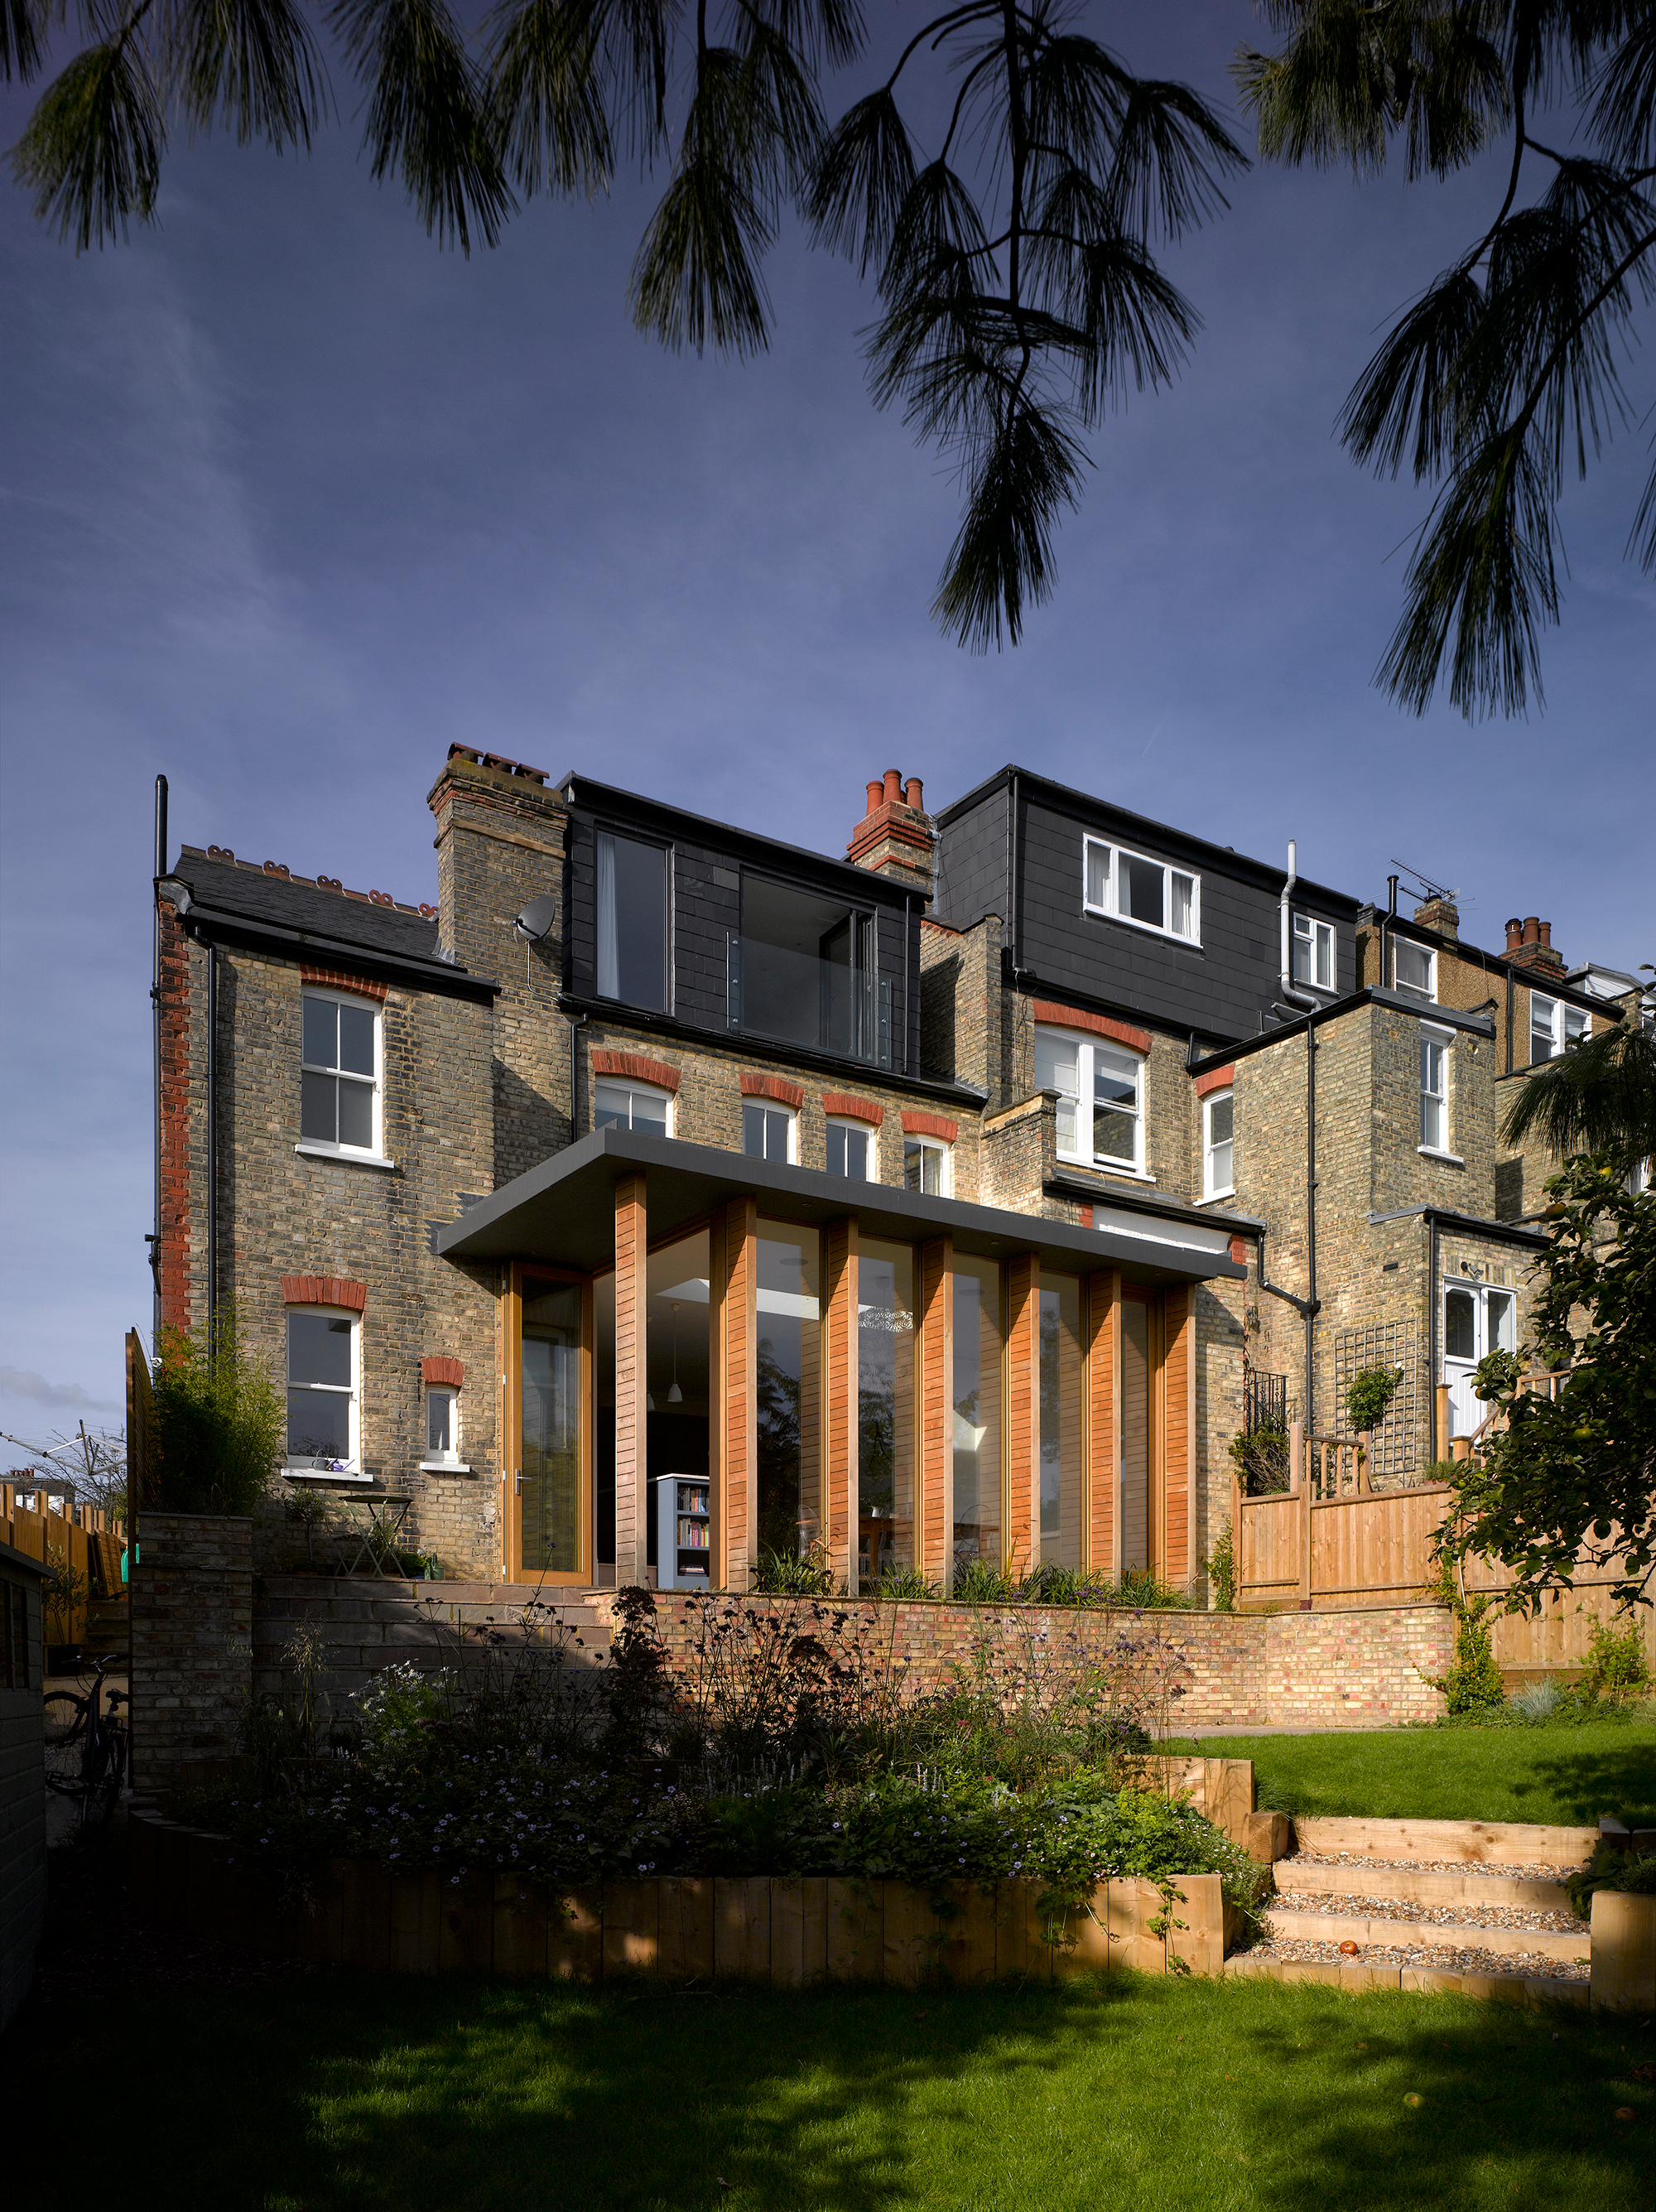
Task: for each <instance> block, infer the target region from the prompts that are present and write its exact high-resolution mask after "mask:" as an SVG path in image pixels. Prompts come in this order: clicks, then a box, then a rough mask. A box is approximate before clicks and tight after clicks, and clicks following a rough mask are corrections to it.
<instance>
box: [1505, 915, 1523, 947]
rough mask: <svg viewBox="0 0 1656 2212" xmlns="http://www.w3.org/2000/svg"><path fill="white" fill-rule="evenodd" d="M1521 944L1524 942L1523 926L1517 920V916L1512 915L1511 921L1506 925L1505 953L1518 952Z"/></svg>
mask: <svg viewBox="0 0 1656 2212" xmlns="http://www.w3.org/2000/svg"><path fill="white" fill-rule="evenodd" d="M1523 942H1524V925H1523V923H1522V922H1521V921H1520V920H1519V918H1518V916H1517V915H1513V917H1512V919H1511V921H1508V923H1507V951H1508V952H1516V951H1517V950H1518V948H1519V946H1520V945H1521V944H1522V943H1523Z"/></svg>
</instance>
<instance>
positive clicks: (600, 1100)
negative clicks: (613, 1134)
mask: <svg viewBox="0 0 1656 2212" xmlns="http://www.w3.org/2000/svg"><path fill="white" fill-rule="evenodd" d="M672 1120H673V1101H672V1094H671V1093H670V1091H652V1090H651V1089H650V1087H649V1086H648V1085H647V1084H642V1083H611V1082H610V1081H608V1080H607V1079H601V1080H600V1081H599V1082H598V1083H597V1084H596V1085H594V1086H593V1092H592V1126H593V1127H594V1128H595V1129H637V1130H640V1131H641V1132H642V1133H643V1134H644V1135H645V1136H646V1137H670V1136H671V1134H672V1133H673V1131H672Z"/></svg>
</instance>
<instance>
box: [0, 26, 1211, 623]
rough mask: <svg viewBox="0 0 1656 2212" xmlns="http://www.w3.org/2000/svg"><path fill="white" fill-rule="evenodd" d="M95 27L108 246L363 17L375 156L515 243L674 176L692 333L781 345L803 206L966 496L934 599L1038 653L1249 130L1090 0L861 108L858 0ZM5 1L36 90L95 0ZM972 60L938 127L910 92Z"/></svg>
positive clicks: (17, 63) (38, 145)
mask: <svg viewBox="0 0 1656 2212" xmlns="http://www.w3.org/2000/svg"><path fill="white" fill-rule="evenodd" d="M78 9H79V12H78V14H77V15H76V19H75V20H76V23H77V25H78V29H79V33H80V41H81V43H80V48H79V51H78V52H76V53H75V54H74V55H73V56H72V57H71V58H70V60H69V62H68V64H67V65H66V66H65V67H64V69H63V70H62V71H61V72H60V74H59V75H58V76H56V77H55V78H54V79H53V80H52V82H51V83H49V84H48V85H47V86H46V88H45V91H44V92H43V94H41V96H40V99H39V102H38V104H37V106H36V107H35V110H34V112H33V117H32V118H31V120H30V122H29V125H28V127H27V130H26V131H25V132H24V134H23V137H22V138H21V141H20V142H19V143H18V145H17V146H16V147H15V149H13V156H12V159H13V166H14V168H15V173H16V174H17V176H18V178H19V179H20V180H21V182H22V183H23V184H24V185H26V186H27V188H28V189H29V190H30V191H33V195H34V204H35V210H36V213H37V214H38V215H39V217H40V218H41V219H42V220H43V221H46V222H55V223H56V224H57V225H58V229H59V231H60V233H61V234H62V235H63V236H64V237H65V238H70V237H73V239H74V240H75V243H76V247H77V249H82V248H85V247H87V246H91V245H93V244H98V245H101V244H103V243H104V242H105V241H106V240H114V239H116V238H118V237H124V235H125V234H126V230H127V226H128V223H129V222H130V219H131V218H133V217H135V216H136V218H137V219H138V220H139V221H141V222H149V221H151V220H152V219H153V217H154V215H155V200H156V193H157V191H158V190H159V187H160V179H161V163H162V159H163V156H164V155H165V153H166V150H167V144H168V142H169V139H170V137H171V136H172V135H173V132H174V131H175V130H176V129H177V128H178V127H179V125H182V126H183V127H184V128H185V130H186V131H197V130H201V131H206V130H210V129H212V128H214V127H215V126H222V127H226V128H231V129H234V131H235V133H236V135H237V137H238V138H239V139H241V140H246V139H249V138H255V137H257V138H262V139H264V140H265V141H267V142H268V143H270V144H272V145H274V146H276V147H277V148H278V149H288V148H293V149H298V148H300V147H307V146H308V145H309V143H310V140H311V136H312V131H314V130H316V129H317V128H318V126H319V125H320V123H321V122H322V121H323V119H324V118H325V115H326V113H327V112H328V111H329V109H330V106H331V94H330V87H329V77H328V73H327V69H326V65H325V60H324V57H323V44H324V41H325V40H331V41H332V42H333V43H334V45H335V46H337V49H338V51H339V52H340V54H341V56H342V58H343V61H344V63H345V64H346V65H347V66H348V67H349V70H350V71H351V73H352V74H353V76H355V80H356V82H357V85H358V87H359V88H360V90H361V95H362V113H363V140H362V150H363V152H364V154H365V155H367V157H368V158H369V159H370V161H371V163H372V167H373V174H374V176H375V177H376V178H386V177H395V178H397V179H399V180H400V181H401V182H402V184H403V187H404V189H405V191H407V193H408V196H409V199H410V201H411V202H412V204H414V206H415V207H416V210H417V211H418V213H419V214H420V216H422V219H423V221H424V222H425V225H426V228H427V230H428V233H430V234H434V236H435V237H436V238H437V239H438V240H439V241H440V243H443V244H452V245H455V246H458V247H459V248H460V249H461V250H462V251H463V252H470V247H471V245H472V242H473V240H474V239H475V240H480V241H481V242H482V244H484V245H488V246H492V245H494V242H495V240H496V239H497V238H498V237H499V235H500V227H501V225H502V223H503V222H505V221H506V220H507V218H508V216H510V215H511V213H512V212H513V210H514V208H515V207H516V206H517V205H518V204H519V202H520V200H521V199H529V198H532V197H535V196H536V195H537V194H539V193H542V192H547V193H553V194H561V195H572V194H576V193H580V194H590V193H591V192H594V191H602V190H603V189H604V188H605V187H606V186H607V185H608V184H609V182H610V179H611V178H612V176H613V175H614V173H615V172H616V165H617V162H618V161H619V160H620V159H622V158H623V157H625V158H627V159H628V160H630V161H636V162H638V163H639V164H640V167H642V168H643V169H644V170H645V171H646V172H650V171H653V170H656V169H657V168H658V167H660V168H664V170H665V171H666V182H665V188H664V191H663V194H662V197H661V198H660V200H659V201H658V204H657V205H656V207H655V210H654V211H653V213H652V216H651V218H650V221H649V222H648V224H647V226H646V230H645V234H644V236H643V239H642V240H641V241H640V246H639V250H638V254H637V258H636V259H635V261H634V266H633V271H632V301H633V311H634V319H635V320H636V322H637V324H638V326H639V327H640V330H642V331H646V332H647V333H649V334H650V335H652V337H656V338H658V340H659V341H660V342H661V343H663V344H664V345H667V346H669V347H671V348H674V349H681V348H683V347H687V346H689V347H694V348H695V349H696V350H697V351H698V352H699V351H701V349H704V348H705V347H707V345H710V344H711V345H713V346H714V347H716V348H717V349H719V350H720V351H723V352H730V353H735V354H737V355H743V354H751V353H754V352H757V351H759V350H761V349H763V348H764V347H765V346H766V345H767V343H768V341H769V334H770V327H771V309H770V304H769V301H768V299H767V294H766V290H765V284H764V277H763V267H762V264H763V262H764V258H765V256H766V254H767V252H769V250H770V248H771V247H772V246H773V244H774V242H775V240H776V237H777V234H778V230H779V224H780V222H781V219H782V216H783V215H784V212H785V211H786V210H787V209H788V208H789V207H790V206H792V207H793V208H795V209H797V210H798V212H799V213H800V215H801V216H803V217H804V221H805V222H806V223H807V225H808V226H809V228H810V230H811V232H812V234H813V235H814V236H815V237H816V239H817V240H819V241H820V242H822V243H823V244H825V245H828V246H833V247H835V248H838V249H840V250H841V251H843V252H847V253H849V254H850V255H851V256H852V258H854V259H855V260H856V261H857V262H858V266H859V268H860V270H862V272H863V273H864V275H865V276H871V277H872V279H873V281H874V283H875V284H876V287H877V292H878V296H879V302H880V312H879V315H878V319H877V321H876V323H875V325H874V327H873V330H872V332H871V334H870V343H869V361H870V382H871V386H872V391H873V394H874V398H875V399H876V402H877V404H879V405H881V406H883V407H884V406H889V405H893V404H901V407H902V408H903V410H904V413H905V416H906V419H907V421H908V422H909V423H910V424H911V425H912V426H913V428H914V429H915V431H916V432H917V434H918V435H919V437H920V438H921V439H923V440H925V441H927V442H929V443H931V444H932V445H934V446H936V447H937V448H938V449H940V450H941V451H942V452H943V453H944V454H945V455H946V456H947V458H948V459H949V460H950V461H951V462H952V463H953V465H955V469H956V470H957V471H958V474H959V477H960V481H961V489H962V494H963V501H964V509H963V513H962V515H961V525H960V529H959V532H958V534H957V536H956V538H955V543H954V544H953V546H952V547H951V549H950V550H949V556H948V558H947V560H946V562H945V563H944V567H943V574H942V578H941V580H940V584H939V587H938V592H937V600H936V604H935V607H934V612H935V613H936V615H937V618H938V619H939V621H940V622H941V623H942V624H943V628H944V629H945V631H947V632H948V633H949V635H953V636H955V637H956V638H958V639H959V640H961V641H962V642H966V643H969V644H972V645H974V646H977V647H985V646H987V645H988V644H989V643H990V642H991V641H994V642H997V643H998V642H999V641H1001V640H1002V639H1003V638H1004V639H1006V640H1008V641H1011V642H1012V643H1016V641H1017V640H1018V638H1019V636H1020V635H1021V633H1022V626H1023V622H1024V618H1025V614H1026V611H1027V609H1028V606H1029V605H1032V604H1035V603H1038V602H1040V601H1041V600H1043V599H1046V598H1047V597H1048V596H1049V595H1050V593H1051V591H1052V581H1053V534H1054V532H1055V530H1056V527H1057V526H1058V523H1059V520H1060V518H1061V516H1062V514H1063V513H1064V511H1065V509H1066V508H1068V507H1073V506H1074V505H1075V504H1076V502H1077V499H1078V498H1079V495H1080V490H1081V485H1082V481H1083V469H1084V466H1085V462H1086V455H1087V447H1086V438H1087V434H1088V433H1089V432H1090V431H1091V430H1092V429H1094V428H1095V426H1096V425H1097V423H1098V422H1099V420H1100V417H1101V416H1102V415H1103V414H1104V413H1105V412H1106V411H1107V410H1108V409H1110V408H1111V407H1113V406H1114V405H1117V404H1119V403H1121V402H1122V401H1124V400H1125V398H1126V396H1127V395H1128V393H1129V392H1137V391H1143V390H1144V389H1145V388H1147V387H1149V388H1151V389H1154V388H1156V386H1160V385H1162V384H1165V383H1167V382H1168V380H1170V379H1171V378H1172V376H1173V375H1174V374H1175V373H1176V371H1177V369H1178V368H1179V366H1180V362H1182V360H1183V358H1184V356H1185V353H1186V349H1187V348H1188V346H1189V344H1190V343H1191V341H1192V338H1193V337H1194V335H1195V332H1196V331H1197V328H1198V316H1197V314H1196V313H1195V310H1194V309H1193V308H1192V307H1191V305H1190V304H1189V302H1188V301H1186V300H1185V299H1184V298H1183V297H1182V296H1181V295H1180V293H1179V291H1178V290H1177V289H1175V288H1174V285H1173V284H1172V283H1171V282H1170V281H1169V280H1168V277H1167V276H1166V275H1165V274H1164V272H1163V270H1162V268H1161V266H1160V264H1159V263H1158V261H1157V259H1156V248H1157V247H1158V246H1160V245H1162V244H1163V243H1166V242H1171V241H1174V240H1178V239H1179V238H1180V236H1181V235H1182V234H1184V233H1185V232H1186V230H1188V229H1190V228H1192V227H1193V226H1195V225H1197V224H1198V223H1200V222H1203V221H1204V220H1205V219H1206V218H1207V217H1208V216H1210V215H1211V214H1212V213H1214V212H1215V211H1216V210H1219V209H1221V208H1222V207H1223V206H1224V205H1225V201H1224V197H1223V193H1222V182H1223V180H1224V179H1225V178H1226V177H1227V176H1228V174H1230V173H1233V172H1234V171H1235V170H1237V169H1240V168H1241V167H1245V166H1246V159H1245V156H1244V155H1243V154H1242V151H1241V149H1240V147H1238V146H1237V145H1236V144H1235V143H1234V142H1233V141H1232V139H1231V138H1230V137H1228V135H1227V133H1226V132H1225V131H1224V130H1223V129H1222V126H1221V125H1220V123H1219V121H1218V119H1217V118H1216V115H1215V113H1214V112H1213V111H1212V110H1211V109H1210V107H1209V106H1207V105H1206V104H1205V103H1204V101H1203V100H1200V99H1199V98H1198V96H1197V95H1196V94H1195V93H1194V92H1192V90H1191V89H1190V88H1189V87H1188V86H1185V85H1180V84H1174V83H1168V82H1161V81H1158V80H1153V79H1149V78H1143V77H1138V76H1134V75H1133V74H1132V73H1131V71H1130V70H1128V69H1127V68H1126V67H1125V64H1123V63H1122V62H1121V61H1119V59H1118V58H1116V57H1115V56H1114V55H1113V54H1112V53H1110V52H1108V51H1107V49H1106V48H1105V47H1104V46H1101V45H1100V44H1099V43H1098V42H1097V41H1096V40H1093V39H1090V38H1088V37H1086V36H1085V35H1083V33H1082V32H1081V30H1080V29H1079V28H1078V27H1077V17H1076V15H1075V14H1074V13H1073V12H1071V11H1069V10H1066V9H1065V8H1064V7H1063V6H1062V5H1061V4H1059V0H964V4H961V5H956V6H950V7H947V8H945V9H943V11H942V12H941V13H939V14H937V15H931V16H930V17H929V18H928V19H927V20H925V21H917V22H916V24H915V27H914V29H913V34H912V36H910V37H909V38H908V40H907V44H906V46H905V47H904V49H903V51H902V52H901V56H900V57H899V58H898V60H897V63H896V66H895V68H894V69H893V70H891V72H890V74H889V76H887V77H886V78H885V79H884V81H883V82H881V83H879V84H878V85H877V86H876V88H874V89H873V90H871V91H870V92H867V93H865V94H864V95H863V96H862V97H861V98H860V99H858V100H854V101H853V102H852V106H850V107H849V108H848V109H847V110H846V112H845V114H844V115H843V116H842V117H841V118H840V121H839V122H838V123H837V124H836V125H833V126H832V127H830V126H829V125H828V120H827V117H826V115H825V112H824V110H823V106H822V96H823V94H822V87H823V80H824V77H825V76H826V75H827V73H828V72H829V71H832V70H842V69H845V68H846V67H848V66H849V65H851V64H853V63H855V62H857V61H858V59H859V58H862V56H863V54H864V47H865V45H866V42H867V33H866V26H865V24H864V19H863V16H862V13H861V10H860V9H859V7H858V4H857V0H697V6H696V9H695V14H694V15H691V14H690V13H689V12H688V10H685V9H681V8H679V7H678V6H676V5H675V4H671V0H499V4H498V5H497V6H495V8H494V10H493V12H492V13H491V14H490V15H489V16H488V18H487V21H486V22H485V24H484V26H483V27H482V31H481V32H480V33H477V34H476V35H473V34H472V33H470V32H469V31H468V29H467V28H466V27H465V26H464V25H463V24H462V23H461V22H460V21H458V19H457V17H456V16H454V15H452V13H451V12H450V11H449V9H448V8H447V7H446V5H445V4H444V0H325V4H324V6H323V9H322V15H321V25H320V31H319V33H318V31H313V30H312V27H311V25H310V23H309V22H308V21H307V20H306V17H305V15H303V14H302V13H301V12H300V9H299V8H298V7H297V6H295V5H294V0H78ZM65 20H66V19H65V15H64V8H63V7H62V5H61V4H57V0H0V71H3V74H4V75H5V76H7V77H10V76H14V75H15V76H20V77H21V78H24V79H25V80H27V79H32V78H33V76H36V75H37V74H38V73H39V72H40V71H41V70H43V69H44V68H45V63H46V57H47V52H48V49H49V47H50V46H51V44H52V36H53V33H54V31H56V30H57V29H58V26H59V25H60V24H61V23H63V22H64V21H65ZM940 71H942V72H947V73H948V74H949V75H950V76H952V78H953V80H954V83H955V91H954V98H953V102H952V108H951V109H950V112H949V122H948V124H947V126H946V128H945V129H944V131H943V137H942V139H941V141H940V143H938V144H937V145H936V146H935V147H931V146H929V145H927V144H926V143H924V142H923V140H922V137H921V136H920V135H919V130H918V128H917V126H916V125H914V124H913V122H912V121H911V120H910V119H908V118H906V116H905V113H904V110H903V106H902V104H901V100H900V97H899V95H900V93H901V94H903V95H905V96H907V95H908V94H910V93H911V92H913V91H914V90H915V89H917V88H916V86H915V84H914V82H913V81H914V79H915V78H916V76H917V75H921V76H926V75H927V73H929V80H928V81H929V82H931V86H932V88H934V89H935V82H936V79H937V74H938V72H940Z"/></svg>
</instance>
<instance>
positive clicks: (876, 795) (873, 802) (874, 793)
mask: <svg viewBox="0 0 1656 2212" xmlns="http://www.w3.org/2000/svg"><path fill="white" fill-rule="evenodd" d="M884 793H885V786H884V784H883V783H870V786H869V787H868V811H869V812H870V814H872V813H873V811H874V810H875V808H876V807H877V805H879V803H880V800H881V799H882V798H883V795H884Z"/></svg>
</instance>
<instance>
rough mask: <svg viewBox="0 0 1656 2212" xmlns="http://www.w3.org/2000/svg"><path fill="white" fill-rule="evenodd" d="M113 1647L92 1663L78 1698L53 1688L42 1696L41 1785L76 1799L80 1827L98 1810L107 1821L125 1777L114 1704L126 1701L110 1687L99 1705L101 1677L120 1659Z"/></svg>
mask: <svg viewBox="0 0 1656 2212" xmlns="http://www.w3.org/2000/svg"><path fill="white" fill-rule="evenodd" d="M120 1656H121V1655H120V1654H119V1653H118V1652H115V1651H112V1652H110V1653H109V1654H108V1655H107V1656H106V1657H105V1658H102V1659H94V1661H93V1662H91V1663H92V1687H91V1689H90V1690H88V1692H87V1693H86V1694H85V1695H84V1696H83V1697H81V1696H77V1695H76V1692H74V1691H73V1690H54V1691H52V1693H51V1695H50V1696H49V1697H48V1698H47V1699H46V1700H45V1749H46V1787H47V1789H48V1790H56V1791H57V1793H58V1796H60V1797H73V1798H76V1799H78V1801H79V1802H80V1808H81V1825H82V1826H83V1827H84V1826H86V1825H87V1823H88V1821H89V1820H90V1819H91V1817H92V1813H93V1808H94V1806H95V1807H96V1808H98V1817H99V1818H100V1820H107V1819H108V1818H109V1815H110V1814H111V1813H112V1811H113V1809H114V1807H115V1802H116V1800H117V1799H118V1797H119V1796H120V1794H121V1788H122V1785H123V1784H124V1782H125V1780H126V1759H127V1748H128V1735H127V1726H126V1723H125V1722H124V1720H121V1719H119V1718H118V1717H117V1708H118V1707H119V1706H121V1705H125V1704H126V1703H127V1698H126V1694H125V1692H124V1691H121V1690H112V1691H111V1692H110V1693H109V1705H108V1707H107V1709H105V1706H104V1704H103V1686H104V1676H105V1675H106V1674H107V1673H108V1672H109V1669H110V1668H112V1666H114V1665H115V1663H116V1662H117V1661H118V1658H119V1657H120Z"/></svg>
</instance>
